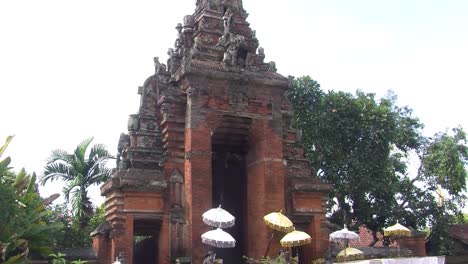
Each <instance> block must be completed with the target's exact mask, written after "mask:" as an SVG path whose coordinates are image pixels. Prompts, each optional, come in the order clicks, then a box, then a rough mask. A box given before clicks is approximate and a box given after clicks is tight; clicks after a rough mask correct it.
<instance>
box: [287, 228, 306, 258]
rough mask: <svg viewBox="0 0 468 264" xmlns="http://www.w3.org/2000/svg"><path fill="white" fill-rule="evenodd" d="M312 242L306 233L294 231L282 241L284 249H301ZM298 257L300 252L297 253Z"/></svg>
mask: <svg viewBox="0 0 468 264" xmlns="http://www.w3.org/2000/svg"><path fill="white" fill-rule="evenodd" d="M310 242H312V238H311V237H310V236H309V234H307V233H306V232H302V231H297V230H293V231H292V232H289V233H287V234H286V235H285V236H284V237H283V238H282V239H281V240H280V243H281V246H282V247H288V248H290V247H300V246H304V245H307V244H310ZM296 255H298V252H296Z"/></svg>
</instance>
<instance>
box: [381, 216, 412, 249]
mask: <svg viewBox="0 0 468 264" xmlns="http://www.w3.org/2000/svg"><path fill="white" fill-rule="evenodd" d="M384 236H391V237H396V238H397V244H398V256H400V238H401V237H410V236H411V230H409V229H408V228H407V227H405V226H403V225H401V224H400V223H398V221H397V223H396V224H395V225H392V226H390V227H388V228H384Z"/></svg>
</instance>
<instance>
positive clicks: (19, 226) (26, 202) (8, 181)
mask: <svg viewBox="0 0 468 264" xmlns="http://www.w3.org/2000/svg"><path fill="white" fill-rule="evenodd" d="M11 139H12V138H11V137H9V138H8V139H7V141H6V143H5V144H4V145H3V146H2V147H1V148H0V157H1V154H3V153H4V151H5V149H6V147H7V145H8V143H9V142H10V141H11ZM10 161H11V159H10V158H6V159H3V160H1V161H0V208H1V209H2V214H0V223H1V225H0V261H3V262H4V263H28V261H29V260H28V256H29V254H31V253H37V254H48V253H50V248H49V245H50V244H49V243H50V237H49V236H48V232H51V231H53V230H57V229H59V228H60V224H58V223H52V224H47V223H46V222H45V219H46V218H47V216H48V214H49V211H48V210H46V208H45V206H44V205H43V202H42V199H41V197H40V196H39V194H38V191H37V189H36V175H35V174H32V175H28V174H27V173H26V172H25V171H24V170H21V171H20V172H19V173H14V172H13V171H12V170H11V168H10V167H8V166H9V163H10Z"/></svg>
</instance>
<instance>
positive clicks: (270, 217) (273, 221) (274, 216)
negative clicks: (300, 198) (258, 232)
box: [263, 211, 294, 258]
mask: <svg viewBox="0 0 468 264" xmlns="http://www.w3.org/2000/svg"><path fill="white" fill-rule="evenodd" d="M263 221H264V222H265V224H266V225H267V226H268V227H270V228H271V229H273V230H276V231H281V232H285V233H286V232H291V231H293V230H294V225H293V223H292V221H291V220H289V218H288V217H287V216H285V215H284V214H282V211H279V212H273V213H269V214H267V215H265V216H264V217H263ZM274 236H275V232H274V231H273V232H272V233H271V237H270V241H269V242H268V247H267V250H266V252H265V258H266V257H267V255H268V251H270V246H271V241H272V240H273V237H274Z"/></svg>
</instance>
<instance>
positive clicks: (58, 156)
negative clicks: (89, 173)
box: [47, 149, 73, 163]
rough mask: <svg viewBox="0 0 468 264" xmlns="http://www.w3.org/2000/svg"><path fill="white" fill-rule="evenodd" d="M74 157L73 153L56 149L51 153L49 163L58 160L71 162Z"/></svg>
mask: <svg viewBox="0 0 468 264" xmlns="http://www.w3.org/2000/svg"><path fill="white" fill-rule="evenodd" d="M72 159H73V155H70V154H68V152H66V151H65V150H63V149H55V150H53V151H52V152H51V153H50V156H49V158H48V159H47V163H52V162H56V161H63V162H64V163H69V162H70V161H71V160H72Z"/></svg>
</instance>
